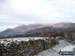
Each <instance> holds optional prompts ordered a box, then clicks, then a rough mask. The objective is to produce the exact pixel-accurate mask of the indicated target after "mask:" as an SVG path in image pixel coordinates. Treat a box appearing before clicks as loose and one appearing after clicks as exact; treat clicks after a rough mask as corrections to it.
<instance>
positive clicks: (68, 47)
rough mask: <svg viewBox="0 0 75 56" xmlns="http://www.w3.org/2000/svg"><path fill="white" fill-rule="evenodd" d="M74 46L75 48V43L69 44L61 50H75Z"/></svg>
mask: <svg viewBox="0 0 75 56" xmlns="http://www.w3.org/2000/svg"><path fill="white" fill-rule="evenodd" d="M74 48H75V45H69V46H66V47H64V48H61V51H73V49H74Z"/></svg>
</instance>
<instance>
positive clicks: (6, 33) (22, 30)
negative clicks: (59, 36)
mask: <svg viewBox="0 0 75 56" xmlns="http://www.w3.org/2000/svg"><path fill="white" fill-rule="evenodd" d="M45 27H46V28H47V27H52V28H50V30H52V29H53V28H55V29H58V30H59V29H60V28H61V29H64V28H69V27H75V23H71V22H61V23H56V24H41V23H40V24H29V25H21V26H18V27H15V28H13V29H11V28H8V29H6V30H4V31H2V32H0V36H9V35H19V34H25V33H27V32H30V31H32V32H33V31H35V32H36V30H38V31H41V30H42V29H44V28H45ZM47 29H48V28H47ZM42 31H44V30H42Z"/></svg>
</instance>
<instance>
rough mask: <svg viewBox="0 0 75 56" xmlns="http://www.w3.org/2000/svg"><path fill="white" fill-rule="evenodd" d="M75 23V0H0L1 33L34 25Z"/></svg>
mask: <svg viewBox="0 0 75 56" xmlns="http://www.w3.org/2000/svg"><path fill="white" fill-rule="evenodd" d="M58 22H74V23H75V0H0V31H3V30H5V29H6V28H13V27H16V26H18V25H24V24H32V23H58Z"/></svg>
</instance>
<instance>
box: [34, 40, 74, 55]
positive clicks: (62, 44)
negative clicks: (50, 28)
mask: <svg viewBox="0 0 75 56" xmlns="http://www.w3.org/2000/svg"><path fill="white" fill-rule="evenodd" d="M72 46H73V45H72V44H71V43H69V42H67V41H65V40H60V41H59V44H57V45H56V46H54V47H52V48H49V49H48V50H44V51H42V52H40V53H39V54H37V55H34V56H61V55H60V54H59V53H58V51H59V50H60V48H61V49H63V48H64V47H66V48H69V49H70V48H71V47H72Z"/></svg>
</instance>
